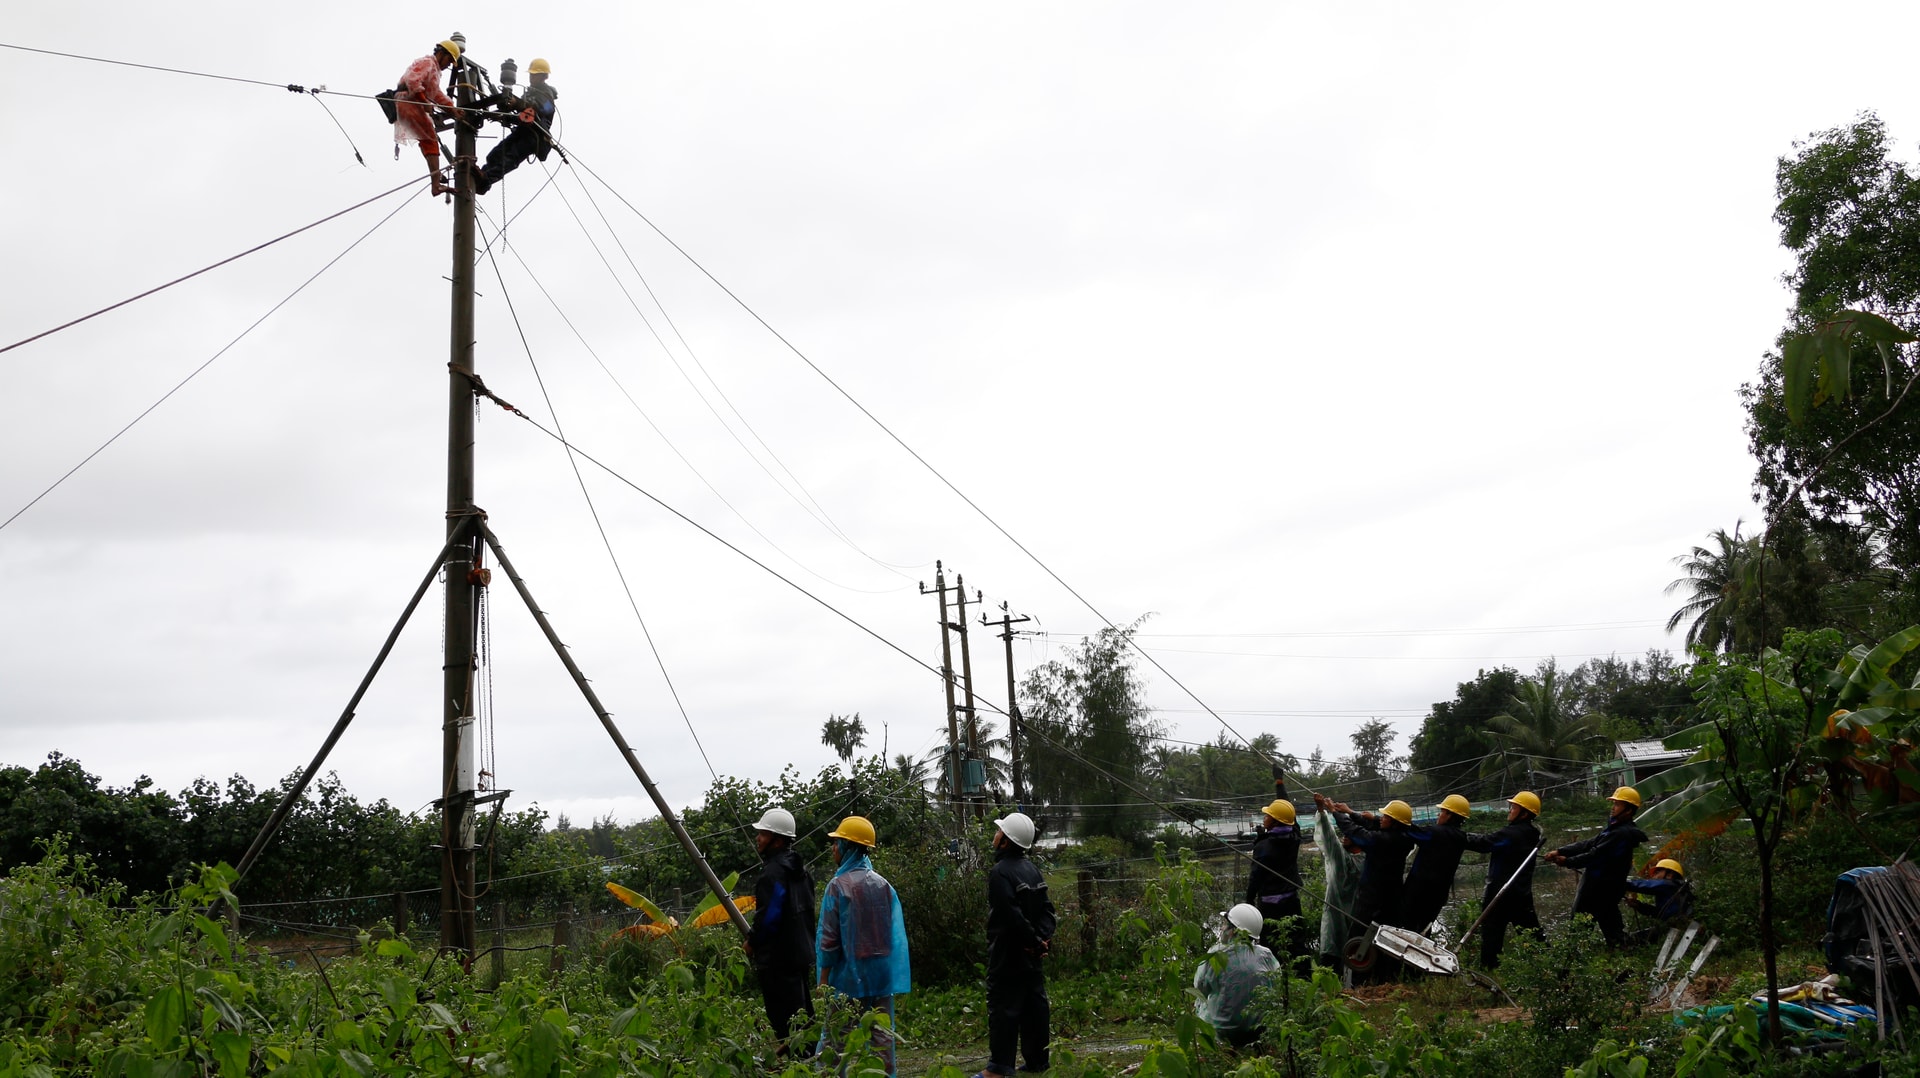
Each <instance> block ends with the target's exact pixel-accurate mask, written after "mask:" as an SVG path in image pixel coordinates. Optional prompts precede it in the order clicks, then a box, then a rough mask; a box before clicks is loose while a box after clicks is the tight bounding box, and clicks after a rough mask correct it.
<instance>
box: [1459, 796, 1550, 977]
mask: <svg viewBox="0 0 1920 1078" xmlns="http://www.w3.org/2000/svg"><path fill="white" fill-rule="evenodd" d="M1539 815H1540V797H1539V795H1537V794H1535V793H1533V792H1532V791H1531V790H1521V791H1520V792H1519V793H1517V794H1514V795H1513V796H1512V797H1509V798H1507V825H1506V826H1505V827H1502V828H1501V829H1500V830H1498V831H1494V832H1491V833H1490V834H1485V835H1475V834H1468V835H1467V849H1469V850H1472V851H1474V852H1475V853H1484V854H1488V855H1489V856H1488V858H1487V888H1486V890H1485V891H1483V892H1481V894H1480V905H1481V908H1482V909H1483V910H1485V911H1486V912H1485V913H1483V914H1482V915H1481V921H1480V966H1481V968H1482V969H1499V968H1500V952H1501V950H1502V949H1503V948H1505V947H1506V945H1507V929H1509V928H1521V929H1527V930H1529V931H1532V932H1535V933H1537V932H1539V931H1540V915H1539V913H1537V912H1536V911H1535V910H1534V908H1533V854H1534V851H1535V850H1538V849H1539V848H1540V828H1539V826H1538V825H1536V824H1535V823H1534V822H1533V821H1534V819H1535V818H1536V817H1538V816H1539ZM1516 876H1518V878H1517V879H1516V878H1515V877H1516ZM1508 880H1513V886H1511V887H1507V888H1506V892H1505V893H1504V894H1502V893H1501V890H1500V889H1501V888H1502V887H1505V886H1506V883H1507V881H1508ZM1495 895H1499V896H1500V897H1499V901H1498V902H1496V901H1494V896H1495Z"/></svg>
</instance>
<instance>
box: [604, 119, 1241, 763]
mask: <svg viewBox="0 0 1920 1078" xmlns="http://www.w3.org/2000/svg"><path fill="white" fill-rule="evenodd" d="M569 159H570V160H571V161H577V162H579V165H580V167H581V168H583V169H586V171H587V174H588V175H590V176H592V177H593V178H594V179H595V180H596V181H598V182H599V183H600V185H601V186H602V187H605V188H606V189H607V191H608V192H609V193H610V194H612V195H613V197H614V198H616V199H618V200H619V201H620V203H621V205H623V206H625V207H627V209H628V210H630V211H632V213H633V214H634V216H636V217H638V218H640V220H641V221H643V222H645V223H646V225H647V227H648V228H651V229H653V231H654V232H655V234H657V235H658V236H659V237H660V238H661V239H662V240H665V241H666V242H667V244H668V245H669V246H671V247H672V248H673V249H674V250H675V251H678V252H679V253H680V255H681V257H683V258H685V259H686V260H687V261H688V263H690V264H691V265H692V266H693V267H694V268H695V269H697V270H699V271H700V272H701V273H702V274H704V275H705V276H706V278H707V279H708V280H709V281H712V282H713V284H714V286H715V287H717V288H719V289H720V290H721V291H722V292H724V293H726V295H727V297H728V298H729V299H731V300H733V301H734V303H736V304H738V305H739V306H740V309H741V310H743V311H745V312H747V314H748V315H749V316H751V317H752V318H753V320H754V321H756V322H758V323H760V325H761V326H762V327H763V328H765V329H766V331H767V332H768V333H770V334H772V335H773V337H774V339H775V340H777V341H779V342H780V343H781V344H783V345H785V346H786V348H787V350H788V351H790V352H792V353H793V354H794V355H795V356H796V357H798V358H799V360H800V361H801V362H802V363H804V364H806V365H807V367H808V368H809V369H811V370H812V371H813V372H814V373H815V374H817V375H819V376H820V378H821V380H823V381H825V382H826V383H827V384H828V385H829V386H832V387H833V389H834V391H835V392H837V393H839V394H840V395H841V396H842V397H844V398H845V399H846V401H847V403H849V404H851V405H853V407H854V408H855V409H856V410H857V411H859V413H860V414H861V415H864V416H866V417H867V419H868V420H869V421H871V422H872V423H873V425H874V426H876V427H878V428H880V430H881V431H882V432H883V433H884V434H886V436H887V437H889V438H891V439H893V441H894V444H896V445H898V446H899V447H900V448H901V449H902V450H904V451H905V452H906V454H907V455H908V456H910V457H912V458H913V459H914V460H915V461H917V462H919V464H920V466H921V467H923V468H925V469H926V470H927V472H928V474H930V475H932V476H933V477H934V478H935V479H938V480H939V481H940V483H941V485H943V486H945V487H946V488H947V489H948V490H949V491H952V492H953V495H954V497H957V498H959V499H960V500H961V501H962V502H965V503H966V505H967V507H968V508H969V509H972V510H973V511H974V512H975V513H976V514H978V515H979V517H980V519H982V520H984V521H986V522H987V523H988V524H989V525H991V526H992V528H993V529H994V530H995V531H997V532H999V533H1000V535H1001V536H1002V537H1003V538H1005V539H1006V540H1007V542H1009V543H1012V544H1013V545H1014V547H1015V548H1016V549H1018V550H1019V551H1020V552H1021V553H1022V554H1025V555H1026V556H1027V558H1028V560H1030V561H1032V562H1033V563H1034V564H1035V565H1037V566H1039V568H1040V570H1041V571H1042V572H1044V573H1046V574H1047V576H1049V577H1051V578H1052V579H1053V582H1054V583H1056V584H1058V585H1060V587H1061V588H1063V589H1065V590H1066V592H1067V594H1069V595H1071V596H1073V597H1074V598H1075V599H1076V600H1078V601H1079V602H1080V605H1082V606H1084V607H1086V608H1087V610H1088V611H1089V612H1091V613H1092V614H1093V616H1094V617H1096V618H1099V619H1100V620H1101V621H1102V622H1103V623H1105V624H1106V625H1107V627H1108V628H1109V629H1111V630H1112V631H1113V632H1116V633H1120V634H1121V635H1122V636H1123V637H1124V638H1125V639H1126V641H1127V644H1128V646H1129V647H1131V648H1133V649H1134V650H1135V651H1138V652H1139V653H1140V655H1141V657H1142V658H1144V659H1146V660H1147V662H1149V663H1151V664H1152V665H1153V668H1154V669H1156V670H1158V671H1160V673H1161V674H1162V675H1163V676H1164V677H1166V679H1167V680H1168V681H1171V682H1173V684H1174V685H1175V686H1177V687H1178V688H1179V689H1180V691H1181V692H1183V693H1185V694H1186V695H1187V696H1188V697H1189V698H1190V699H1192V700H1193V702H1194V703H1196V704H1199V705H1200V706H1201V707H1202V708H1205V709H1206V711H1207V713H1208V714H1210V715H1212V716H1213V718H1214V720H1215V721H1217V722H1219V723H1220V725H1221V726H1224V727H1226V728H1227V729H1228V730H1229V731H1231V732H1232V733H1233V735H1234V736H1235V737H1238V738H1239V739H1240V740H1241V741H1245V742H1247V743H1248V744H1249V745H1251V744H1252V742H1251V740H1250V739H1249V738H1248V737H1247V736H1246V735H1245V734H1242V733H1241V732H1240V731H1239V730H1238V729H1236V728H1235V727H1234V725H1233V724H1232V723H1230V722H1228V721H1227V720H1226V718H1225V717H1223V716H1222V715H1220V714H1219V713H1218V712H1216V711H1214V710H1213V709H1212V708H1211V707H1209V706H1208V705H1207V702H1206V701H1205V700H1202V699H1201V698H1200V694H1198V693H1196V692H1194V691H1193V690H1192V689H1191V688H1188V687H1187V684H1186V683H1185V682H1183V681H1181V680H1180V679H1179V678H1178V677H1177V676H1175V675H1174V673H1173V671H1171V670H1168V669H1167V668H1166V666H1165V665H1163V664H1162V663H1161V662H1160V660H1158V659H1156V658H1154V657H1153V655H1152V654H1150V653H1149V652H1147V651H1146V649H1144V648H1142V647H1140V645H1139V644H1138V643H1137V642H1136V641H1135V640H1134V639H1133V637H1132V635H1131V634H1130V633H1127V632H1125V631H1123V630H1121V628H1120V627H1119V626H1118V625H1116V624H1114V621H1113V619H1112V618H1109V617H1107V616H1106V614H1104V613H1102V612H1101V611H1100V609H1099V608H1098V607H1096V606H1094V605H1093V603H1092V601H1091V600H1089V599H1088V598H1087V597H1086V596H1084V595H1082V594H1080V592H1079V591H1078V590H1076V589H1075V588H1074V587H1073V585H1071V584H1069V583H1067V581H1066V579H1065V578H1064V577H1062V576H1061V575H1060V574H1059V573H1056V572H1054V570H1053V567H1052V566H1050V565H1048V564H1047V563H1046V562H1044V561H1042V560H1041V559H1040V556H1039V555H1037V554H1035V553H1034V552H1033V551H1032V550H1030V549H1028V548H1027V546H1026V544H1024V543H1022V542H1020V540H1018V539H1016V538H1014V535H1013V533H1012V532H1010V531H1008V530H1007V529H1006V528H1005V527H1004V526H1002V525H1001V524H1000V522H999V521H998V520H996V519H994V517H993V516H992V515H991V514H989V513H988V512H987V511H986V510H985V509H983V508H981V507H980V505H979V503H977V502H975V501H974V500H973V499H972V498H970V497H968V496H967V495H966V493H965V492H964V491H962V490H961V489H960V488H959V487H958V486H956V485H954V483H953V481H952V480H950V479H948V478H947V477H946V475H945V474H944V473H942V472H941V471H940V469H938V468H935V467H934V466H933V464H932V462H930V461H928V460H927V458H925V457H923V456H921V455H920V453H919V451H918V450H916V449H914V448H913V446H911V445H909V444H907V441H906V439H904V438H902V437H900V435H898V434H896V433H894V431H893V428H892V427H889V426H887V425H886V424H885V423H884V422H882V421H881V420H880V417H879V416H877V415H875V414H873V412H872V411H871V410H869V409H868V408H867V406H866V405H864V404H862V403H860V401H859V399H858V398H856V397H854V395H853V394H852V393H849V392H848V391H847V390H846V388H845V387H843V386H841V385H840V383H839V382H837V381H835V380H834V379H833V377H832V376H831V375H829V374H827V372H826V371H825V370H823V369H821V367H820V365H819V364H817V363H815V362H814V361H813V360H812V359H811V358H809V357H808V356H807V354H806V353H805V352H802V351H801V350H800V348H799V347H798V346H797V345H795V344H794V343H793V342H792V341H790V340H788V339H787V338H786V336H785V335H783V334H782V333H781V332H780V331H779V330H777V329H775V328H773V325H772V324H771V323H769V322H768V321H767V320H766V319H765V318H762V317H761V316H760V312H758V311H756V310H754V309H753V307H752V306H751V305H749V304H748V303H747V302H746V301H745V300H743V299H741V298H740V296H739V295H737V294H736V293H735V292H734V291H733V290H732V289H731V288H728V287H727V286H726V284H725V283H723V282H722V281H721V280H720V278H718V277H716V276H714V275H713V272H712V271H711V270H709V269H707V268H706V266H704V265H702V264H701V263H700V261H699V260H698V259H696V258H694V257H693V255H692V254H690V253H688V251H687V249H686V248H684V247H682V246H680V244H679V243H678V242H676V241H675V240H674V239H673V237H671V236H669V235H667V234H666V232H665V231H664V230H662V229H661V228H660V226H659V225H656V224H654V223H653V219H652V218H650V217H648V216H647V215H646V214H644V213H642V212H641V211H640V209H639V207H637V206H635V205H634V204H633V203H632V202H630V201H628V199H627V197H626V196H625V195H622V194H621V193H620V192H619V191H617V190H615V189H614V187H613V185H612V184H610V183H608V182H607V181H606V179H605V178H604V177H602V176H601V175H600V174H599V173H597V172H595V171H594V170H593V167H592V166H591V165H588V164H587V163H586V161H584V160H582V159H581V158H580V156H579V155H578V154H570V155H569ZM915 661H918V660H915ZM923 665H924V664H923Z"/></svg>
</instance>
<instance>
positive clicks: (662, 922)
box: [607, 881, 679, 931]
mask: <svg viewBox="0 0 1920 1078" xmlns="http://www.w3.org/2000/svg"><path fill="white" fill-rule="evenodd" d="M607 890H608V891H610V892H612V893H613V897H615V898H617V899H619V900H620V901H622V902H624V903H626V904H627V905H629V906H632V907H633V908H634V909H636V910H639V911H640V912H641V913H644V914H646V915H647V917H648V919H650V920H651V921H652V922H653V924H654V925H659V926H661V930H662V931H665V930H666V929H668V928H672V927H673V926H674V925H676V924H679V922H678V921H675V920H674V919H673V918H671V917H669V916H667V915H666V914H665V913H663V912H662V911H661V909H660V907H658V906H656V905H654V904H653V900H652V899H650V898H648V897H647V896H646V895H643V894H641V893H640V892H638V891H636V890H634V889H633V888H631V887H622V886H620V885H619V884H617V883H614V882H612V881H608V883H607ZM635 927H637V928H651V927H653V925H636V926H635Z"/></svg>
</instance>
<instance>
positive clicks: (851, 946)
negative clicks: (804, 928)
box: [814, 853, 913, 1000]
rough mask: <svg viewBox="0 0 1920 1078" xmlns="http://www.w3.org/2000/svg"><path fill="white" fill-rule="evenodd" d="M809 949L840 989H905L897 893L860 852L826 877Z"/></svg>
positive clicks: (855, 992) (908, 981)
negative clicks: (816, 926)
mask: <svg viewBox="0 0 1920 1078" xmlns="http://www.w3.org/2000/svg"><path fill="white" fill-rule="evenodd" d="M814 954H815V958H816V959H817V960H818V962H819V965H820V974H821V976H822V977H823V978H824V979H825V980H826V982H827V983H828V984H830V985H832V986H833V987H834V989H835V990H837V991H839V992H840V993H842V994H843V995H848V996H852V997H853V998H855V999H864V1000H870V999H875V998H878V997H880V996H899V995H905V994H906V993H907V992H908V990H909V989H911V987H912V985H913V976H912V971H911V967H910V966H909V964H908V960H907V923H906V919H905V918H904V917H902V916H901V914H900V896H899V895H897V894H895V893H894V890H893V885H892V884H890V883H888V882H887V881H886V878H885V877H883V876H881V875H880V874H879V873H878V872H875V871H874V870H873V859H872V858H870V857H868V856H867V855H866V854H864V853H863V854H858V855H856V856H853V857H849V858H847V859H846V860H845V861H843V862H841V864H840V867H839V869H838V870H836V871H835V872H834V874H833V879H831V880H829V881H828V882H827V888H826V897H825V898H824V899H823V900H822V901H821V903H820V928H819V930H818V931H817V933H816V935H815V937H814Z"/></svg>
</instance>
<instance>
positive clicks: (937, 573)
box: [920, 561, 967, 830]
mask: <svg viewBox="0 0 1920 1078" xmlns="http://www.w3.org/2000/svg"><path fill="white" fill-rule="evenodd" d="M932 591H933V593H934V594H936V595H938V596H939V597H940V677H941V680H943V681H945V682H946V683H947V796H948V797H949V798H951V799H952V800H953V818H954V821H955V822H956V823H958V824H960V826H961V828H962V829H963V830H964V828H965V827H966V822H967V807H966V805H965V804H964V803H962V801H961V800H960V721H959V717H958V710H959V709H958V706H957V705H956V704H955V702H954V699H953V639H952V637H951V636H950V635H949V634H950V633H951V631H952V629H953V623H952V622H950V621H948V620H947V572H946V567H945V566H944V565H942V564H941V563H940V562H938V561H936V562H934V563H933V588H932ZM927 592H928V588H927V584H926V581H921V582H920V594H922V595H925V594H927Z"/></svg>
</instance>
